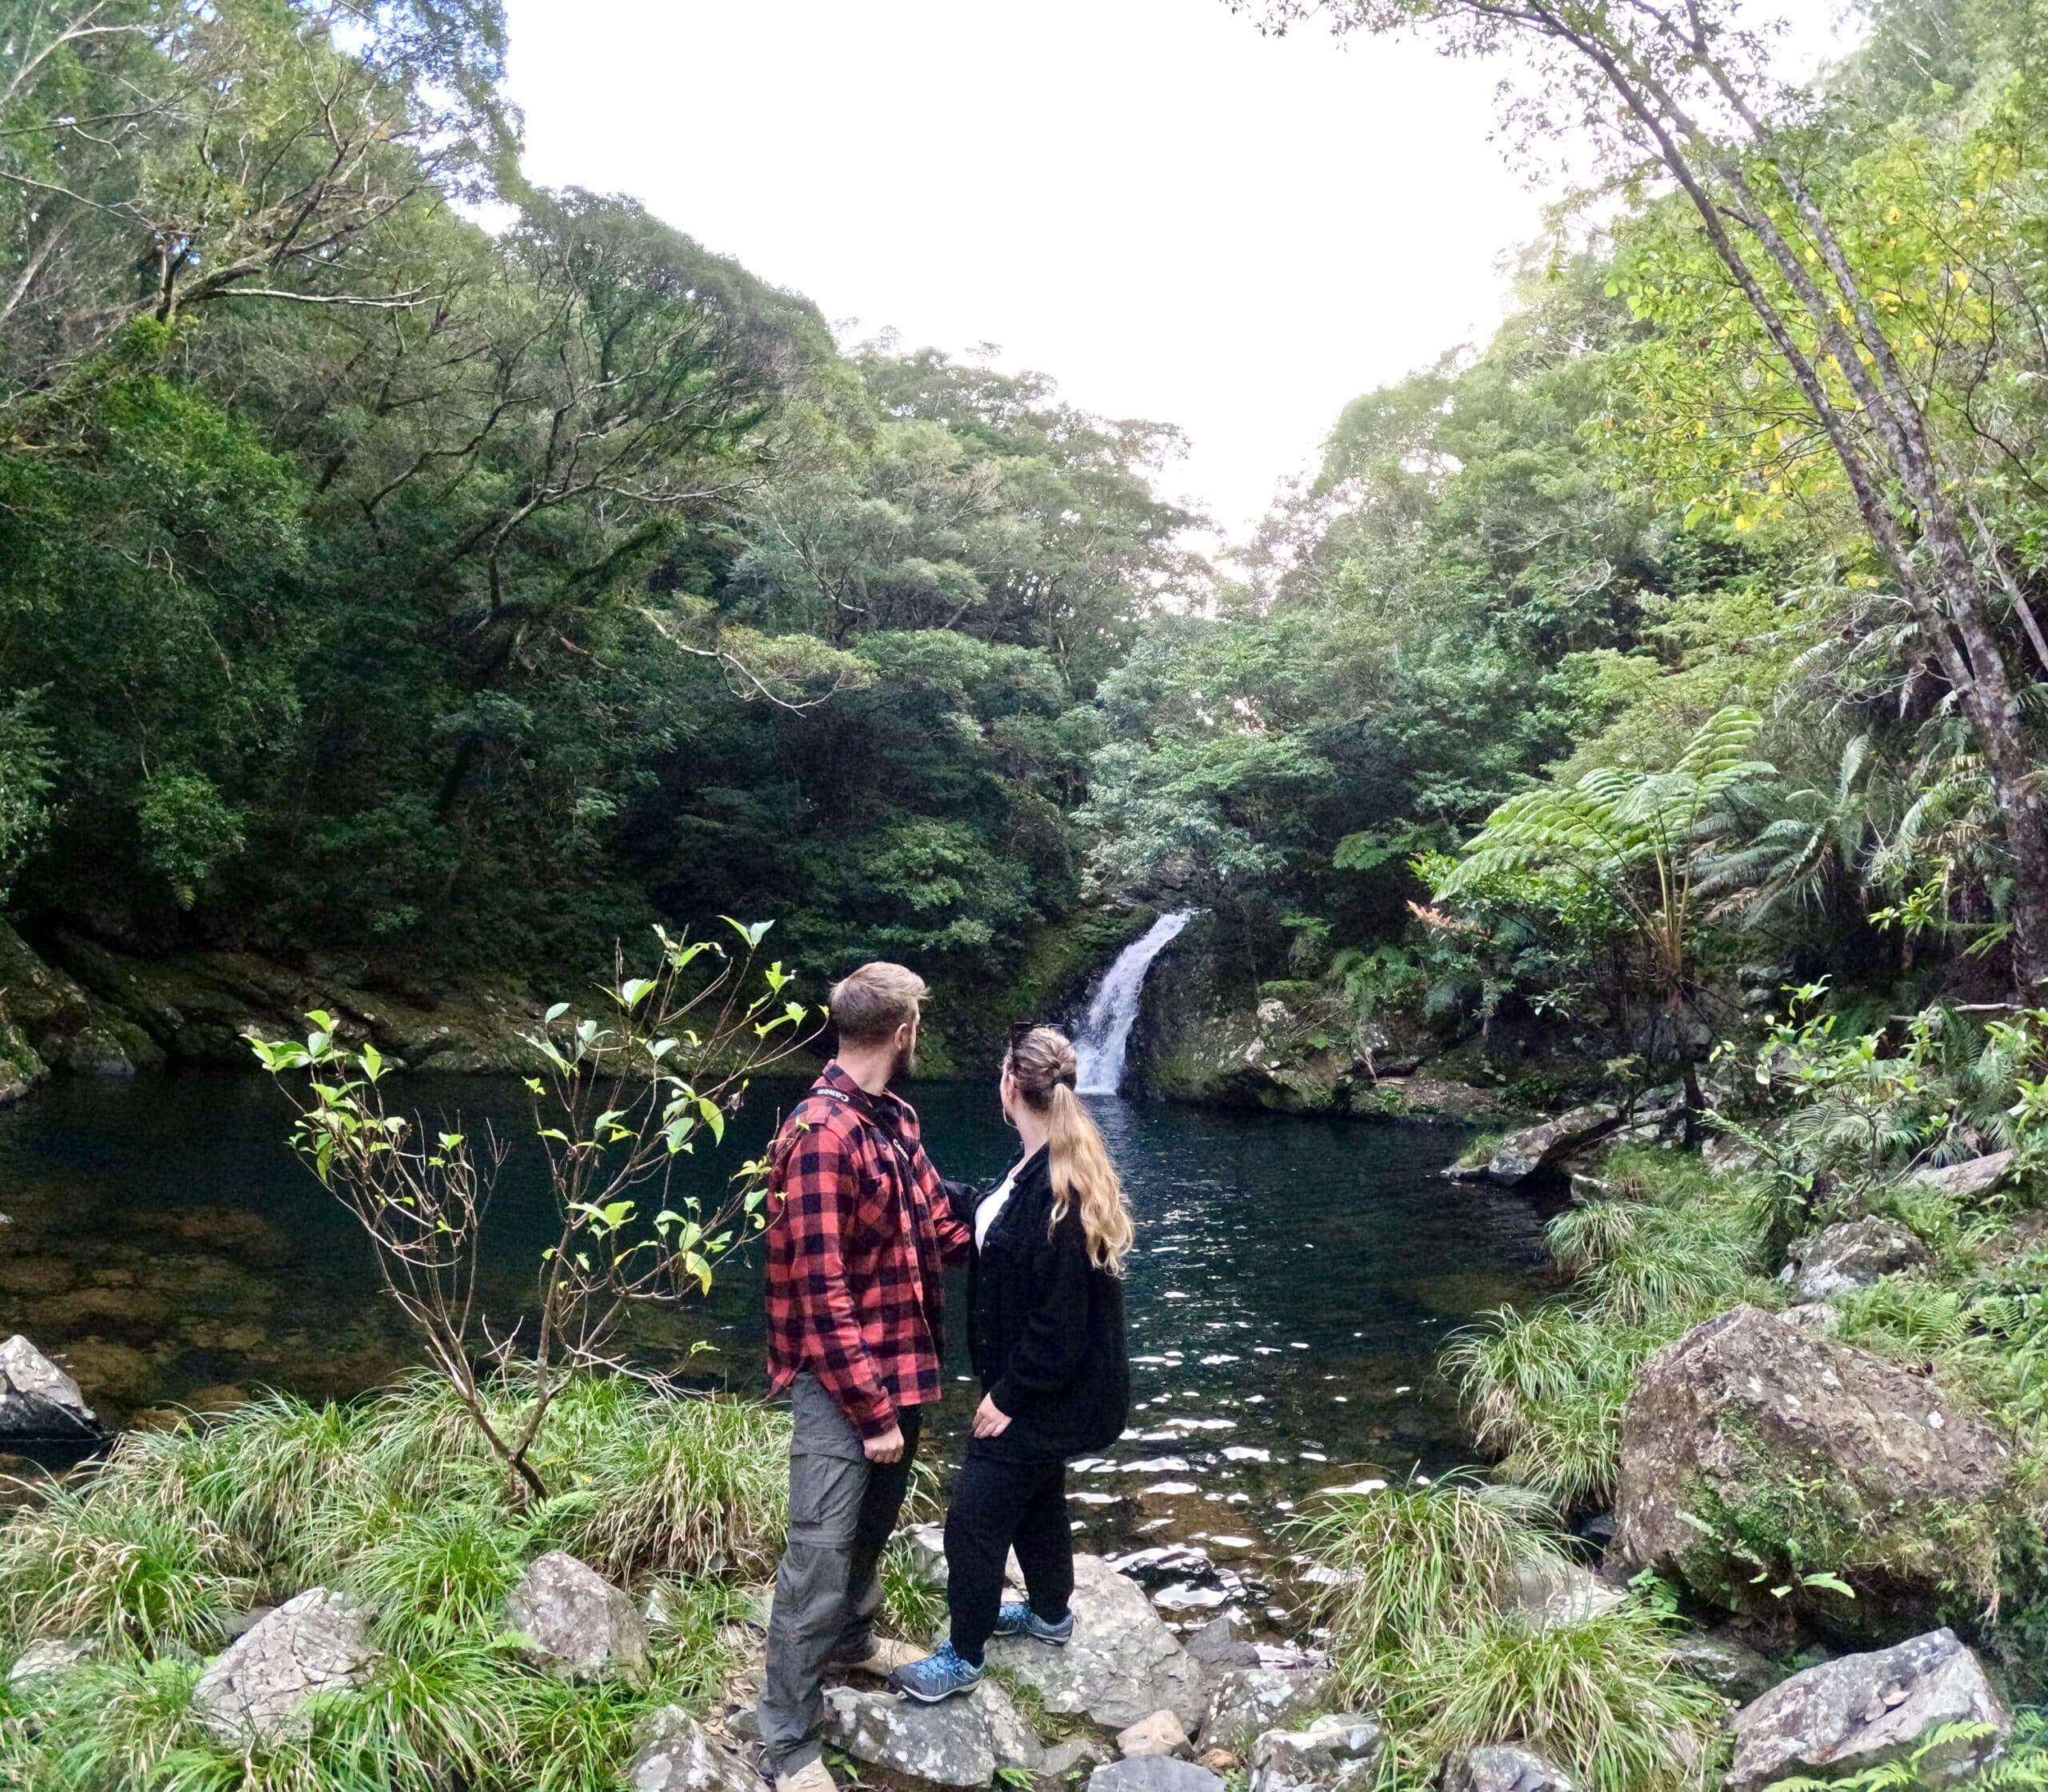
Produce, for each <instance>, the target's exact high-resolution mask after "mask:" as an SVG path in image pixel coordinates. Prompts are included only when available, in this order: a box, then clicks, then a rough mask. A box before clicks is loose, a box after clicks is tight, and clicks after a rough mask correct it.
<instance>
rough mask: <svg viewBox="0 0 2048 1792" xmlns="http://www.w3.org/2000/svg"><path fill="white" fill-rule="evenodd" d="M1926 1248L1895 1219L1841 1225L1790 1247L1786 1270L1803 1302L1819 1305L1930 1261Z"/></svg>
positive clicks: (1859, 1220)
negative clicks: (1850, 1290) (1790, 1254)
mask: <svg viewBox="0 0 2048 1792" xmlns="http://www.w3.org/2000/svg"><path fill="white" fill-rule="evenodd" d="M1932 1261H1933V1258H1932V1257H1931V1256H1930V1254H1929V1253H1928V1250H1927V1247H1926V1246H1925V1245H1923V1244H1922V1243H1921V1242H1920V1240H1919V1239H1918V1237H1917V1236H1915V1235H1914V1233H1913V1232H1912V1231H1911V1230H1910V1229H1909V1228H1908V1227H1906V1226H1902V1225H1900V1224H1899V1222H1898V1221H1897V1220H1895V1219H1879V1218H1874V1217H1873V1218H1867V1219H1852V1220H1844V1221H1843V1222H1842V1223H1841V1224H1839V1225H1837V1226H1829V1227H1827V1228H1826V1230H1824V1231H1822V1232H1820V1233H1818V1234H1815V1235H1814V1237H1813V1238H1806V1239H1802V1241H1801V1242H1799V1243H1798V1244H1796V1245H1794V1246H1793V1247H1792V1260H1791V1264H1790V1267H1791V1269H1792V1270H1793V1274H1794V1286H1795V1288H1796V1289H1797V1290H1798V1296H1799V1298H1800V1299H1801V1300H1802V1301H1824V1300H1826V1298H1828V1297H1829V1296H1830V1294H1842V1293H1845V1292H1846V1290H1849V1289H1851V1288H1867V1287H1869V1286H1870V1285H1871V1283H1873V1282H1879V1281H1882V1279H1883V1278H1885V1277H1886V1276H1888V1275H1895V1274H1898V1272H1899V1271H1900V1270H1912V1269H1918V1268H1919V1267H1921V1266H1922V1265H1923V1264H1926V1263H1929V1262H1932Z"/></svg>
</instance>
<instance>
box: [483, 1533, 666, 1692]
mask: <svg viewBox="0 0 2048 1792" xmlns="http://www.w3.org/2000/svg"><path fill="white" fill-rule="evenodd" d="M505 1622H506V1627H507V1628H508V1629H510V1630H514V1631H517V1632H518V1634H520V1635H521V1636H522V1637H524V1638H526V1653H527V1654H528V1655H529V1656H530V1657H531V1658H532V1659H534V1661H536V1662H538V1663H540V1665H541V1666H543V1667H545V1668H546V1669H547V1670H549V1671H550V1673H553V1674H558V1675H559V1676H560V1677H561V1678H563V1679H566V1680H583V1679H594V1678H599V1677H601V1676H603V1675H606V1674H620V1675H622V1676H623V1677H624V1678H626V1679H627V1680H628V1681H630V1682H640V1681H642V1680H644V1679H645V1678H646V1673H647V1621H646V1619H645V1618H642V1616H641V1615H640V1614H639V1612H638V1610H637V1609H636V1608H635V1607H634V1603H633V1601H632V1599H631V1598H630V1597H628V1596H627V1594H625V1593H624V1592H623V1591H622V1590H620V1589H619V1588H618V1587H615V1586H613V1585H612V1584H611V1582H610V1581H608V1580H606V1578H604V1576H603V1575H602V1574H599V1573H598V1571H597V1570H595V1569H594V1568H590V1567H586V1566H585V1565H584V1564H583V1563H582V1562H578V1560H577V1559H576V1558H575V1557H574V1556H573V1555H570V1554H566V1552H564V1551H562V1550H550V1551H549V1552H548V1553H547V1554H546V1555H544V1556H541V1557H538V1558H536V1560H535V1561H534V1563H533V1565H532V1566H530V1567H529V1568H528V1569H527V1570H526V1574H525V1575H524V1577H523V1578H522V1579H521V1580H520V1582H519V1584H518V1586H515V1587H514V1588H513V1589H512V1590H511V1592H510V1594H507V1595H506V1601H505Z"/></svg>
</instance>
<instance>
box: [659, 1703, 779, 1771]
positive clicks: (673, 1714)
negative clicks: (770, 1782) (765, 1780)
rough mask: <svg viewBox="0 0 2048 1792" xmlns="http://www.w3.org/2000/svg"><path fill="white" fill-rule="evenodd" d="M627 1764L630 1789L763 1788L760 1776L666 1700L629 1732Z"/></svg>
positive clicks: (686, 1714)
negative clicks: (630, 1755)
mask: <svg viewBox="0 0 2048 1792" xmlns="http://www.w3.org/2000/svg"><path fill="white" fill-rule="evenodd" d="M633 1742H634V1748H635V1750H637V1752H636V1753H635V1754H634V1757H633V1760H632V1763H631V1765H630V1766H628V1767H627V1768H626V1784H627V1785H628V1786H631V1787H632V1789H633V1792H761V1776H760V1774H758V1773H756V1772H755V1771H754V1768H753V1766H751V1765H750V1763H749V1762H746V1761H743V1760H742V1759H741V1758H740V1757H739V1756H738V1755H737V1754H734V1752H733V1751H732V1750H730V1748H727V1747H726V1746H724V1745H723V1744H722V1743H720V1742H714V1740H713V1739H712V1738H711V1736H710V1734H709V1733H708V1732H707V1731H706V1730H705V1728H704V1726H703V1725H702V1724H701V1723H699V1722H698V1721H697V1720H696V1719H695V1718H693V1717H692V1716H690V1714H689V1713H688V1712H687V1711H686V1710H683V1709H682V1706H679V1705H664V1706H662V1708H661V1709H660V1710H658V1711H656V1712H654V1713H653V1714H651V1715H650V1716H649V1717H646V1718H642V1720H641V1722H640V1724H639V1726H638V1727H637V1728H636V1729H635V1730H634V1732H633Z"/></svg>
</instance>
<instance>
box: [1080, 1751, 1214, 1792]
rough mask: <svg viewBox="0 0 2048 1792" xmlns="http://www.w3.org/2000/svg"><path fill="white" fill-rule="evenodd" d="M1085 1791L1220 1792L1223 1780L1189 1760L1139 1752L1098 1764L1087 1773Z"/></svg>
mask: <svg viewBox="0 0 2048 1792" xmlns="http://www.w3.org/2000/svg"><path fill="white" fill-rule="evenodd" d="M1088 1792H1223V1782H1222V1780H1220V1779H1219V1778H1217V1777H1216V1775H1215V1774H1212V1773H1211V1772H1210V1770H1208V1769H1207V1768H1206V1767H1198V1766H1196V1765H1195V1764H1194V1762H1192V1761H1182V1760H1181V1759H1179V1758H1178V1757H1176V1756H1174V1755H1170V1754H1139V1755H1134V1756H1133V1757H1132V1758H1130V1760H1128V1761H1113V1762H1110V1764H1109V1766H1106V1767H1098V1768H1097V1769H1096V1770H1094V1773H1092V1774H1090V1775H1089V1776H1088Z"/></svg>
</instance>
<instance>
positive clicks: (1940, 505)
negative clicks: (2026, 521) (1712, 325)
mask: <svg viewBox="0 0 2048 1792" xmlns="http://www.w3.org/2000/svg"><path fill="white" fill-rule="evenodd" d="M1230 4H1231V5H1232V6H1233V7H1234V9H1235V10H1246V11H1256V12H1258V14H1260V16H1261V19H1262V24H1263V26H1264V28H1265V29H1266V30H1269V31H1273V32H1279V31H1284V30H1286V29H1287V28H1288V27H1289V26H1290V25H1293V24H1296V23H1298V22H1301V21H1302V20H1305V19H1306V18H1310V17H1316V16H1320V17H1322V18H1326V19H1328V20H1329V21H1330V22H1332V23H1333V24H1334V26H1336V27H1337V28H1338V30H1365V31H1368V32H1374V33H1386V32H1392V31H1397V30H1407V29H1412V28H1422V29H1424V30H1428V31H1430V32H1431V33H1433V34H1434V35H1435V36H1436V38H1437V40H1438V42H1439V44H1440V46H1441V47H1442V48H1443V49H1444V50H1446V53H1448V54H1454V55H1459V56H1480V55H1488V54H1500V53H1509V52H1518V53H1520V54H1522V56H1523V57H1524V58H1525V59H1526V58H1530V57H1533V58H1534V68H1533V70H1531V74H1532V78H1531V79H1530V80H1529V81H1528V82H1526V84H1525V85H1524V86H1523V87H1522V90H1521V91H1522V93H1523V94H1524V95H1525V96H1526V97H1523V98H1518V99H1516V100H1514V102H1512V104H1511V106H1510V113H1511V115H1512V119H1513V122H1514V123H1515V124H1516V125H1517V126H1518V128H1521V129H1522V130H1525V131H1526V132H1528V133H1530V134H1534V135H1537V136H1542V135H1546V134H1547V135H1553V136H1559V137H1562V136H1563V135H1565V134H1568V133H1569V134H1574V135H1577V134H1580V133H1590V135H1591V138H1593V140H1594V141H1595V142H1598V143H1599V144H1601V145H1602V148H1603V151H1604V152H1605V153H1606V154H1607V155H1608V156H1609V157H1610V158H1611V159H1612V160H1613V161H1614V162H1617V163H1619V164H1621V165H1622V166H1623V167H1625V168H1628V169H1632V170H1635V171H1639V172H1641V171H1646V172H1649V173H1650V174H1657V173H1659V172H1661V173H1662V174H1664V175H1666V176H1668V177H1669V178H1670V180H1671V181H1672V182H1675V184H1676V186H1677V188H1678V190H1679V191H1680V192H1681V193H1682V194H1683V195H1684V197H1685V198H1686V200H1687V201H1689V202H1690V205H1691V207H1692V209H1693V210H1694V212H1695V213H1696V214H1698V220H1699V226H1700V229H1701V230H1702V232H1703V234H1704V236H1705V238H1706V242H1707V243H1708V244H1709V245H1710V246H1711V249H1712V251H1713V254H1714V256H1715V257H1716V258H1718V260H1719V262H1721V264H1722V266H1724V267H1725V268H1726V270H1727V273H1728V274H1729V276H1730V278H1731V279H1732V280H1733V282H1734V286H1735V287H1736V288H1737V289H1738V290H1739V292H1740V293H1741V294H1742V298H1743V300H1744V301H1745V302H1746V304H1747V305H1748V306H1749V307H1750V310H1752V311H1753V312H1754V314H1755V318H1756V320H1757V322H1758V324H1759V325H1760V326H1761V328H1762V332H1763V334H1764V336H1765V338H1766V339H1767V341H1768V343H1769V345H1770V353H1771V354H1773V356H1774V358H1775V359H1776V361H1777V362H1778V365H1779V366H1782V369H1783V370H1784V372H1785V374H1786V376H1787V377H1788V378H1790V382H1792V384H1793V386H1794V388H1795V389H1796V390H1798V393H1799V394H1800V396H1801V398H1802V400H1803V402H1804V404H1805V406H1806V407H1807V409H1808V410H1809V411H1810V415H1811V418H1812V419H1813V421H1814V423H1815V424H1816V425H1817V426H1818V428H1819V430H1821V431H1822V432H1823V433H1824V434H1825V437H1826V442H1827V444H1828V446H1829V447H1830V450H1832V452H1833V454H1834V458H1836V459H1837V460H1838V462H1840V464H1841V466H1842V471H1843V473H1844V474H1845V475H1846V479H1847V482H1848V486H1849V490H1850V495H1851V497H1852V498H1853V500H1854V505H1855V508H1856V511H1857V514H1858V517H1859V518H1860V519H1861V522H1862V527H1863V528H1864V529H1865V530H1866V531H1867V533H1868V534H1869V536H1870V541H1871V542H1872V543H1873V544H1874V546H1875V548H1876V550H1878V554H1880V555H1881V557H1882V560H1883V562H1885V564H1886V566H1887V568H1888V570H1889V571H1890V575H1891V578H1892V579H1893V580H1894V582H1896V584H1897V586H1898V593H1899V595H1900V597H1901V598H1902V599H1903V600H1904V602H1906V605H1907V606H1909V607H1910V610H1911V612H1912V614H1913V615H1914V619H1915V621H1916V622H1917V623H1918V630H1919V633H1920V636H1921V638H1922V640H1923V641H1924V642H1925V643H1926V647H1927V650H1928V651H1929V652H1930V653H1931V654H1932V656H1933V658H1934V662H1935V663H1936V664H1937V665H1938V666H1939V668H1940V670H1941V673H1942V676H1943V678H1945V679H1946V682H1947V684H1948V686H1950V690H1952V692H1953V693H1954V702H1955V705H1956V706H1957V708H1958V710H1959V712H1960V713H1961V714H1962V716H1963V718H1965V720H1966V722H1967V724H1968V726H1969V729H1970V734H1971V736H1972V738H1973V742H1974V746H1975V749H1976V751H1977V754H1978V757H1979V758H1980V759H1981V762H1982V768H1983V773H1984V777H1985V779H1986V784H1987V786H1988V787H1989V790H1990V797H1991V800H1992V802H1993V803H1994V805H1995V806H1996V809H1997V811H1998V821H1999V826H2000V831H2001V834H2002V843H2003V846H2004V850H2005V854H2006V860H2007V862H2008V864H2009V866H2010V876H2011V880H2012V882H2011V898H2010V914H2011V922H2012V944H2013V962H2014V972H2015V975H2016V978H2017V980H2018V982H2019V984H2020V985H2021V986H2022V990H2023V991H2024V990H2030V989H2034V988H2038V986H2041V985H2042V984H2043V983H2044V982H2048V815H2044V813H2043V809H2042V798H2041V794H2040V791H2039V789H2038V776H2037V768H2036V766H2034V763H2033V761H2032V758H2031V756H2030V746H2029V742H2028V741H2027V738H2026V730H2025V726H2024V722H2023V718H2022V702H2021V697H2022V685H2021V683H2020V682H2019V681H2018V680H2017V679H2016V678H2015V675H2014V671H2013V670H2012V669H2011V668H2010V667H2009V666H2008V664H2007V662H2006V641H2005V639H2004V637H2005V636H2006V635H2007V634H2014V633H2015V631H2016V630H2017V629H2018V627H2019V626H2026V627H2027V632H2028V633H2029V634H2033V633H2034V630H2033V628H2032V627H2031V623H2032V618H2031V617H2030V615H2028V614H2027V612H2026V599H2025V597H2024V595H2023V594H2022V593H2021V591H2020V590H2019V589H2018V586H2017V585H2016V583H2015V582H2014V580H2013V578H2012V577H2011V575H2010V563H2011V558H2012V557H2011V554H2010V544H2007V543H2005V542H2001V541H1999V540H1998V539H1996V538H1994V532H1993V530H1992V528H1991V527H1990V525H1989V524H1988V523H1987V522H1986V520H1985V519H1984V518H1983V517H1982V515H1981V514H1977V513H1976V512H1975V510H1974V508H1973V506H1971V505H1970V502H1969V499H1968V498H1967V496H1966V490H1967V481H1966V469H1965V468H1964V467H1963V466H1962V465H1961V464H1959V457H1958V454H1957V453H1956V451H1955V450H1954V449H1953V448H1952V447H1951V446H1950V445H1948V444H1946V443H1945V442H1944V441H1943V440H1942V435H1941V433H1940V431H1939V430H1938V429H1937V428H1936V426H1935V425H1934V421H1933V419H1932V418H1930V413H1929V407H1928V402H1927V397H1926V386H1925V383H1924V382H1922V386H1920V388H1919V389H1918V390H1916V384H1915V380H1914V377H1913V373H1912V370H1911V369H1910V366H1909V365H1908V362H1909V356H1908V355H1907V354H1906V353H1904V352H1902V346H1901V344H1900V342H1899V341H1898V326H1897V325H1894V324H1888V323H1887V321H1886V306H1884V305H1882V303H1880V302H1879V296H1880V295H1879V294H1878V293H1877V292H1876V291H1875V290H1873V285H1872V282H1870V281H1869V280H1867V279H1866V278H1865V277H1864V276H1863V275H1862V274H1860V273H1859V271H1858V267H1857V266H1856V263H1855V260H1854V257H1853V256H1852V254H1851V253H1850V247H1849V245H1848V238H1847V234H1846V232H1845V230H1843V228H1842V225H1841V223H1840V221H1839V220H1838V219H1837V218H1833V217H1831V216H1830V210H1829V207H1828V206H1827V205H1826V203H1824V202H1823V198H1822V194H1821V193H1820V192H1819V190H1818V187H1817V186H1816V184H1815V183H1814V178H1813V170H1814V165H1815V162H1816V159H1817V154H1816V150H1815V146H1814V130H1813V126H1814V122H1815V121H1814V115H1813V108H1812V104H1811V102H1810V98H1809V97H1808V96H1806V95H1803V94H1800V93H1799V92H1798V91H1797V90H1791V89H1788V88H1786V87H1785V86H1782V84H1781V83H1780V82H1778V81H1777V80H1776V79H1775V78H1774V77H1773V75H1772V74H1771V71H1770V51H1771V48H1772V43H1773V38H1774V33H1773V32H1772V31H1770V30H1763V29H1758V28H1757V27H1756V26H1754V25H1752V24H1751V23H1750V22H1746V20H1745V19H1744V18H1743V16H1742V14H1743V12H1744V10H1745V9H1744V8H1743V6H1742V3H1741V0H1230ZM2014 646H2015V650H2017V641H2016V640H2015V642H2014Z"/></svg>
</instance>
